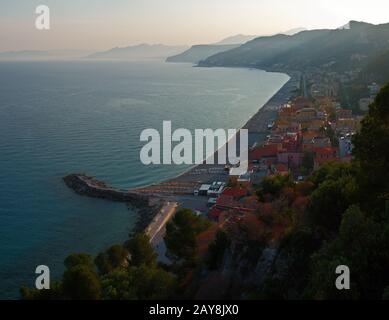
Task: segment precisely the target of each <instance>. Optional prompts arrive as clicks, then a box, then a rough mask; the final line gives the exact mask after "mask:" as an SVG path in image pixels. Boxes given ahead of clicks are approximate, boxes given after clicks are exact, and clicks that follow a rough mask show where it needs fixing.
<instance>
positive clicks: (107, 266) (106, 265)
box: [95, 245, 129, 274]
mask: <svg viewBox="0 0 389 320" xmlns="http://www.w3.org/2000/svg"><path fill="white" fill-rule="evenodd" d="M128 254H129V253H128V251H127V250H126V249H125V248H124V247H123V246H121V245H114V246H112V247H110V248H109V249H108V250H107V251H105V252H102V253H100V254H99V255H98V256H97V257H96V259H95V264H96V266H97V268H98V269H99V272H100V273H101V274H106V273H108V272H111V271H113V270H115V269H116V268H119V267H122V266H123V265H125V263H126V261H127V258H128Z"/></svg>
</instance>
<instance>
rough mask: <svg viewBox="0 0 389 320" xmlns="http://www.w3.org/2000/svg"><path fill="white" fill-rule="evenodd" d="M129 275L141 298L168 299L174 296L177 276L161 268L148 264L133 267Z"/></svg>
mask: <svg viewBox="0 0 389 320" xmlns="http://www.w3.org/2000/svg"><path fill="white" fill-rule="evenodd" d="M129 277H130V283H132V285H133V287H134V288H135V290H136V296H137V299H139V300H166V299H169V298H172V297H173V296H174V293H175V290H176V285H177V282H176V278H175V277H174V276H173V275H172V274H171V273H169V272H167V271H165V270H163V269H161V268H156V267H149V266H146V265H141V266H140V267H132V268H130V269H129Z"/></svg>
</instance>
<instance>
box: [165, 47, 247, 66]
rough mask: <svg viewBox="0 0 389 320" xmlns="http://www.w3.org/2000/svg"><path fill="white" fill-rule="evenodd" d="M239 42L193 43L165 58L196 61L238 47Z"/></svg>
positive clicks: (174, 60) (177, 60) (178, 60)
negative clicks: (226, 43)
mask: <svg viewBox="0 0 389 320" xmlns="http://www.w3.org/2000/svg"><path fill="white" fill-rule="evenodd" d="M239 46H240V44H228V45H213V44H204V45H195V46H192V47H191V48H190V49H188V50H186V51H184V52H182V53H180V54H178V55H175V56H171V57H169V58H167V59H166V62H189V63H198V62H200V61H202V60H204V59H206V58H208V57H210V56H213V55H215V54H218V53H220V52H224V51H228V50H231V49H234V48H237V47H239Z"/></svg>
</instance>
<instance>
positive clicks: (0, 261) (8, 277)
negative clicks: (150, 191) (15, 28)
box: [0, 60, 289, 299]
mask: <svg viewBox="0 0 389 320" xmlns="http://www.w3.org/2000/svg"><path fill="white" fill-rule="evenodd" d="M288 79H289V77H288V76H287V75H285V74H280V73H267V72H264V71H261V70H254V69H253V70H250V69H238V68H198V67H193V66H192V65H190V64H169V63H165V62H162V61H136V62H134V61H132V62H124V61H81V60H80V61H76V60H75V61H39V62H38V61H35V62H32V61H30V62H27V61H26V62H22V61H17V62H0V298H1V299H18V298H19V288H20V286H22V285H27V286H34V283H35V277H36V274H35V269H36V267H37V266H38V265H47V266H49V268H50V272H51V277H52V279H55V278H58V277H59V276H60V274H61V273H62V272H63V260H64V258H65V257H66V256H67V255H68V254H70V253H75V252H86V253H90V254H92V255H95V254H96V253H98V252H99V251H101V250H104V249H106V248H107V247H109V246H110V245H112V244H116V243H122V242H124V241H125V240H126V239H127V238H128V234H129V233H130V232H131V230H132V228H133V227H134V224H135V223H136V220H137V212H136V211H135V210H133V209H131V208H128V207H127V206H126V205H125V204H123V203H115V202H109V201H106V200H100V199H91V198H87V197H81V196H78V195H76V194H74V193H73V191H72V190H69V189H68V188H67V187H66V186H65V185H64V183H63V181H62V177H63V176H65V175H67V174H69V173H86V174H88V175H92V176H94V177H97V178H98V179H101V180H103V181H105V182H107V183H109V184H111V185H113V186H116V187H120V188H131V187H135V186H143V185H148V184H151V183H154V182H158V181H161V180H164V179H167V178H171V177H173V176H176V175H177V174H180V173H181V172H183V171H184V170H186V169H187V167H183V166H174V165H161V166H145V165H143V164H142V163H141V161H140V157H139V153H140V150H141V148H142V146H143V145H144V142H140V134H141V132H142V131H143V130H144V129H148V128H154V129H157V130H159V131H161V130H162V122H163V121H164V120H170V121H172V126H173V129H174V128H187V129H191V130H192V129H206V128H211V129H217V128H224V129H233V128H240V127H242V126H243V125H244V124H245V123H246V121H247V120H248V119H249V118H250V117H251V116H252V115H254V114H255V113H256V112H257V111H258V109H259V108H261V107H262V106H263V105H264V104H265V103H266V102H267V101H268V100H269V99H270V98H271V97H272V96H273V95H274V94H275V93H276V92H277V91H278V90H279V89H280V88H281V87H282V86H283V85H284V84H285V83H286V82H287V81H288Z"/></svg>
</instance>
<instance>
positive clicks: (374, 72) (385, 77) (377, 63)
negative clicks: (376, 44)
mask: <svg viewBox="0 0 389 320" xmlns="http://www.w3.org/2000/svg"><path fill="white" fill-rule="evenodd" d="M361 74H362V76H363V77H364V78H366V79H367V80H369V79H374V80H376V81H378V82H380V83H386V82H389V50H388V51H386V52H384V53H382V54H380V55H378V56H377V57H375V58H374V59H372V61H371V62H370V63H369V64H368V65H367V66H366V67H365V68H364V69H363V70H362V72H361Z"/></svg>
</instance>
